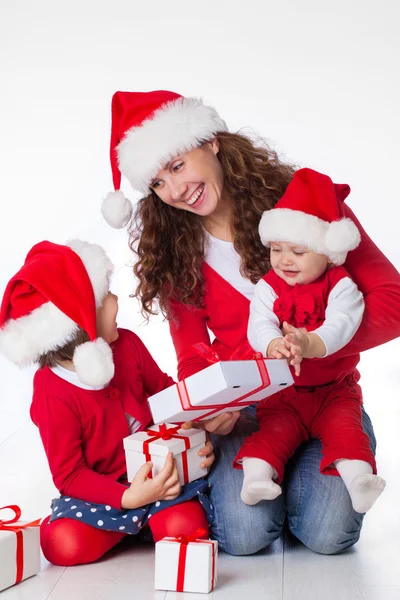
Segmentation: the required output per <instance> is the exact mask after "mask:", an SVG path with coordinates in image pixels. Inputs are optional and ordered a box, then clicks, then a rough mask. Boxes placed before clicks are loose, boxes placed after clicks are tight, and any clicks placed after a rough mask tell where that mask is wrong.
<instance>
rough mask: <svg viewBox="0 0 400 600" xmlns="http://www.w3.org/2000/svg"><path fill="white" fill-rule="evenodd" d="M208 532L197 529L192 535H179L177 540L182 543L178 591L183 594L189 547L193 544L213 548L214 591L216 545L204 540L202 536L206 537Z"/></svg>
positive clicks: (212, 577)
mask: <svg viewBox="0 0 400 600" xmlns="http://www.w3.org/2000/svg"><path fill="white" fill-rule="evenodd" d="M206 533H207V531H206V530H205V529H203V528H199V529H196V531H195V532H194V533H192V535H177V536H176V537H175V540H176V541H177V542H179V543H180V548H179V556H178V574H177V578H176V591H177V592H183V588H184V584H185V570H186V554H187V547H188V545H189V544H190V543H191V542H194V543H197V544H211V546H212V573H211V590H213V589H214V581H215V544H213V542H211V541H210V540H205V539H202V536H204V535H206Z"/></svg>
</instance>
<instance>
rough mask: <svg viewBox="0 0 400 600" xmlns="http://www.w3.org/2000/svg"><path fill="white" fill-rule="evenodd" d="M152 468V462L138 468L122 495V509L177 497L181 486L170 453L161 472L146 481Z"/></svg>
mask: <svg viewBox="0 0 400 600" xmlns="http://www.w3.org/2000/svg"><path fill="white" fill-rule="evenodd" d="M206 446H207V444H206ZM206 446H205V447H204V448H206ZM152 468H153V463H152V462H147V463H145V464H144V465H142V466H141V467H140V469H139V471H138V472H137V473H136V475H135V477H134V478H133V480H132V483H131V485H130V486H129V488H128V489H127V490H125V492H124V493H123V495H122V500H121V507H122V508H126V509H131V508H139V507H140V506H145V505H146V504H150V503H151V502H157V500H174V498H177V497H178V496H179V494H180V493H181V484H180V481H179V474H178V468H177V466H176V462H175V460H174V458H173V454H172V452H169V453H168V456H167V458H166V460H165V464H164V466H163V468H162V469H161V471H160V472H159V473H158V474H157V475H156V476H155V477H153V479H148V477H147V475H148V474H149V473H150V471H151V469H152Z"/></svg>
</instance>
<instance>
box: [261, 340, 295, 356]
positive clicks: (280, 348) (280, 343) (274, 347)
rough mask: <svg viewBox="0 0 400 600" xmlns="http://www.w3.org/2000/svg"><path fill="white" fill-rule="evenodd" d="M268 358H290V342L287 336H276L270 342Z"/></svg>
mask: <svg viewBox="0 0 400 600" xmlns="http://www.w3.org/2000/svg"><path fill="white" fill-rule="evenodd" d="M266 355H267V358H287V359H289V358H290V348H289V344H288V342H287V341H286V339H285V338H283V337H281V338H275V339H273V340H272V341H271V342H270V343H269V344H268V348H267V352H266Z"/></svg>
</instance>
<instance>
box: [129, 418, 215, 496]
mask: <svg viewBox="0 0 400 600" xmlns="http://www.w3.org/2000/svg"><path fill="white" fill-rule="evenodd" d="M205 442H206V434H205V431H203V430H201V429H180V428H179V427H176V426H175V425H170V424H168V423H166V424H163V425H153V426H151V427H148V428H147V429H145V430H144V431H138V432H137V433H133V434H132V435H130V436H129V437H126V438H124V448H125V456H126V467H127V473H128V481H132V479H133V478H134V476H135V475H136V473H137V472H138V470H139V469H140V467H141V466H142V465H143V464H144V463H146V462H149V461H151V462H152V463H153V469H152V471H151V473H150V474H149V475H148V477H155V476H156V475H157V473H159V472H160V470H161V469H162V468H163V466H164V464H165V459H166V458H167V454H168V452H172V453H173V455H174V459H175V460H176V464H177V467H178V473H179V479H180V482H181V485H184V484H185V483H189V482H190V481H194V480H195V479H199V478H200V477H204V476H205V475H206V474H207V469H202V468H201V467H200V464H201V463H202V462H203V461H204V459H205V456H198V451H199V450H201V448H203V446H204V444H205Z"/></svg>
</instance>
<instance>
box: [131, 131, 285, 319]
mask: <svg viewBox="0 0 400 600" xmlns="http://www.w3.org/2000/svg"><path fill="white" fill-rule="evenodd" d="M216 138H217V140H218V144H219V152H218V158H219V160H220V163H221V166H222V170H223V175H224V189H225V190H226V191H227V193H228V195H229V197H230V198H231V199H232V222H231V227H232V230H233V232H234V247H235V249H236V251H237V252H238V253H239V255H240V257H241V259H242V260H241V268H240V272H241V274H242V275H243V276H245V277H248V279H250V281H252V282H253V283H256V282H257V281H258V280H259V279H260V278H261V277H262V276H263V275H264V274H265V273H266V272H267V271H268V270H269V269H270V263H269V251H268V250H267V248H265V247H264V246H263V245H262V243H261V241H260V238H259V235H258V224H259V221H260V218H261V215H262V213H263V212H264V211H265V210H269V209H270V208H273V207H274V206H275V204H276V202H277V201H278V200H279V198H280V197H281V196H282V194H283V193H284V191H285V189H286V187H287V185H288V184H289V182H290V181H291V179H292V177H293V174H294V170H295V169H294V167H293V166H291V165H288V164H285V163H283V162H281V161H280V160H279V158H278V156H277V154H276V152H274V151H273V150H271V149H270V148H269V147H268V146H267V145H266V144H265V142H263V143H261V142H260V143H259V144H257V145H256V144H255V143H254V142H253V141H252V140H251V139H250V138H248V137H247V136H245V135H243V134H241V133H229V132H223V133H218V134H217V135H216ZM132 223H133V225H132V227H131V230H130V232H129V234H130V237H129V245H130V247H131V249H132V250H133V252H134V253H135V254H136V255H137V261H136V263H135V265H134V267H133V271H134V274H135V275H136V277H137V279H138V281H139V283H138V285H137V288H136V291H135V294H134V296H136V297H137V298H139V301H140V303H141V307H142V314H143V315H144V317H145V318H146V319H148V318H149V316H150V315H152V314H156V312H157V310H156V309H157V307H156V306H155V305H156V303H158V306H159V308H160V309H161V312H162V313H163V314H164V315H165V316H168V314H169V311H168V306H169V300H170V298H171V297H174V298H176V299H178V300H179V301H181V302H183V303H185V304H191V305H193V306H196V307H199V306H201V303H202V297H203V286H204V281H203V277H202V272H201V267H202V262H203V257H204V243H205V231H204V228H203V227H202V226H200V224H201V222H200V220H199V217H198V216H197V215H195V214H193V213H191V212H189V211H185V210H177V209H176V208H174V207H171V206H169V205H168V204H166V203H164V202H162V200H160V198H158V196H157V195H156V194H155V193H154V192H153V191H152V192H151V193H150V194H149V195H148V196H147V197H145V198H143V199H142V200H140V201H139V203H138V207H137V210H136V213H135V216H134V218H133V221H132Z"/></svg>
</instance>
